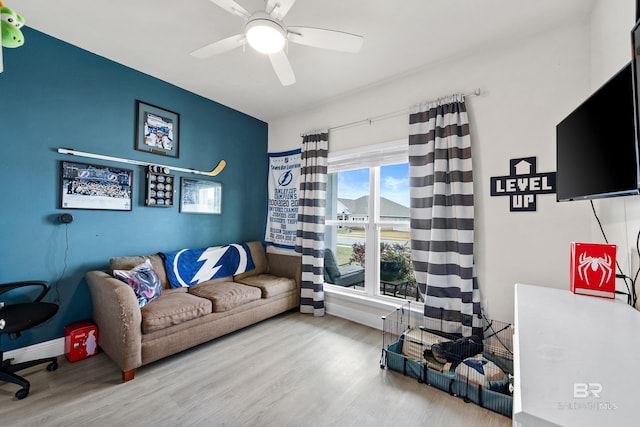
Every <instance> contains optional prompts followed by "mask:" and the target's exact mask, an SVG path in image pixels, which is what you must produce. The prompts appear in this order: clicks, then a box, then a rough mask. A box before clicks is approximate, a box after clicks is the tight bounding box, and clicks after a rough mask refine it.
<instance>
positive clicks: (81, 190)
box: [60, 161, 133, 211]
mask: <svg viewBox="0 0 640 427" xmlns="http://www.w3.org/2000/svg"><path fill="white" fill-rule="evenodd" d="M60 182H61V186H60V193H61V197H60V200H61V203H60V204H61V208H63V209H106V210H115V211H130V210H131V201H132V194H133V171H132V170H130V169H121V168H116V167H113V166H100V165H94V164H89V163H78V162H67V161H63V162H62V177H61V179H60Z"/></svg>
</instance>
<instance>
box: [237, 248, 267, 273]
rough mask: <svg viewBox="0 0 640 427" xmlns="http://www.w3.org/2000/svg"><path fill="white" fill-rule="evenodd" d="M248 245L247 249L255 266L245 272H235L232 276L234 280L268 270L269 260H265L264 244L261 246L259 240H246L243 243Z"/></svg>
mask: <svg viewBox="0 0 640 427" xmlns="http://www.w3.org/2000/svg"><path fill="white" fill-rule="evenodd" d="M245 244H246V245H247V246H248V247H249V251H250V252H251V259H253V264H254V265H255V268H254V269H253V270H249V271H247V272H245V273H240V274H236V275H235V276H233V280H235V281H236V282H237V281H238V279H243V278H245V277H249V276H255V275H257V274H262V273H268V272H269V262H268V261H267V253H266V252H265V251H264V246H262V243H261V242H258V241H254V242H247V243H245Z"/></svg>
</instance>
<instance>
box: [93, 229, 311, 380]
mask: <svg viewBox="0 0 640 427" xmlns="http://www.w3.org/2000/svg"><path fill="white" fill-rule="evenodd" d="M247 245H248V246H249V249H250V252H251V257H252V258H253V262H254V264H255V269H253V270H251V271H247V272H246V273H242V274H238V275H236V276H234V277H227V278H222V279H215V280H210V281H207V282H202V283H200V284H198V285H196V286H193V287H190V288H177V289H171V288H170V286H169V283H168V280H167V276H166V272H165V268H164V263H163V261H162V259H161V258H160V256H159V255H157V254H156V255H149V256H132V257H119V258H112V259H111V260H110V268H111V270H130V269H132V268H133V267H135V266H136V265H139V264H141V263H143V262H145V259H147V258H148V259H149V260H150V261H151V264H152V266H153V269H154V270H155V271H156V273H157V275H158V276H159V278H160V281H161V282H162V286H163V290H162V293H161V295H160V297H158V298H157V299H155V300H153V301H151V302H150V303H148V304H146V305H145V306H143V307H142V308H140V307H139V306H138V300H137V298H136V296H135V294H134V292H133V290H132V288H131V287H129V286H128V285H127V284H126V283H124V282H122V281H120V280H118V279H116V278H114V277H113V276H111V275H110V274H109V273H107V272H104V271H89V272H88V273H87V274H86V278H87V283H88V285H89V290H90V292H91V298H92V301H93V320H94V321H95V323H96V324H97V325H98V344H99V346H100V347H101V348H102V350H103V351H104V352H105V353H106V354H107V355H108V356H109V357H110V358H111V359H112V360H113V361H114V362H115V363H116V364H117V365H118V367H119V368H120V369H121V370H122V380H123V381H129V380H131V379H133V378H134V376H135V372H136V368H138V367H140V366H142V365H146V364H148V363H151V362H154V361H156V360H159V359H161V358H164V357H166V356H169V355H172V354H175V353H177V352H180V351H182V350H185V349H187V348H190V347H193V346H195V345H198V344H201V343H204V342H206V341H209V340H212V339H214V338H217V337H219V336H222V335H225V334H228V333H229V332H232V331H235V330H238V329H240V328H243V327H245V326H248V325H251V324H254V323H256V322H259V321H261V320H264V319H267V318H269V317H272V316H275V315H276V314H279V313H283V312H285V311H287V310H291V309H296V308H298V307H299V304H300V275H301V273H300V272H301V263H300V258H299V257H296V256H290V255H282V254H275V253H267V252H265V250H264V247H263V246H262V244H261V243H260V242H249V243H247Z"/></svg>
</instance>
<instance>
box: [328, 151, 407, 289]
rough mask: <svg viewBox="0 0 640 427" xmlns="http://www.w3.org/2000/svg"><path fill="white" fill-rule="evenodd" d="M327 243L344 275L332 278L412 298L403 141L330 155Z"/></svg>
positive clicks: (347, 283) (346, 283)
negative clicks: (356, 276)
mask: <svg viewBox="0 0 640 427" xmlns="http://www.w3.org/2000/svg"><path fill="white" fill-rule="evenodd" d="M328 172H329V173H328V179H327V213H326V228H325V248H326V249H327V250H330V251H331V252H332V253H333V254H334V257H335V259H336V263H337V264H338V269H339V270H340V271H342V272H345V273H346V274H360V277H362V278H363V279H364V282H359V281H358V279H354V280H345V281H342V282H341V281H340V280H333V278H331V277H327V275H325V281H326V282H327V283H333V284H335V285H339V286H344V287H345V288H350V289H353V290H354V292H360V293H363V294H367V295H388V296H392V297H396V298H415V297H416V289H415V279H414V277H413V269H412V267H411V254H410V242H411V239H410V233H409V165H408V163H407V142H406V140H404V141H397V142H394V143H389V144H382V145H377V146H373V147H370V149H368V150H366V149H365V150H363V149H358V152H357V153H355V152H353V151H348V152H341V153H337V154H333V153H330V154H329V170H328Z"/></svg>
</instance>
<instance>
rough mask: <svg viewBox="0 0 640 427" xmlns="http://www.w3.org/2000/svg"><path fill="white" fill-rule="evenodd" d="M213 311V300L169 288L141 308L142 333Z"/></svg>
mask: <svg viewBox="0 0 640 427" xmlns="http://www.w3.org/2000/svg"><path fill="white" fill-rule="evenodd" d="M211 311H212V304H211V301H209V300H208V299H205V298H199V297H197V296H195V295H189V293H187V292H180V291H179V290H177V289H176V290H168V291H166V292H163V293H162V296H161V297H160V298H158V299H155V300H153V301H151V302H150V303H149V304H147V305H145V306H144V307H142V308H141V309H140V312H141V313H142V333H144V334H148V333H150V332H154V331H158V330H160V329H164V328H168V327H169V326H173V325H178V324H180V323H183V322H187V321H189V320H192V319H195V318H197V317H200V316H204V315H205V314H209V313H211Z"/></svg>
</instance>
